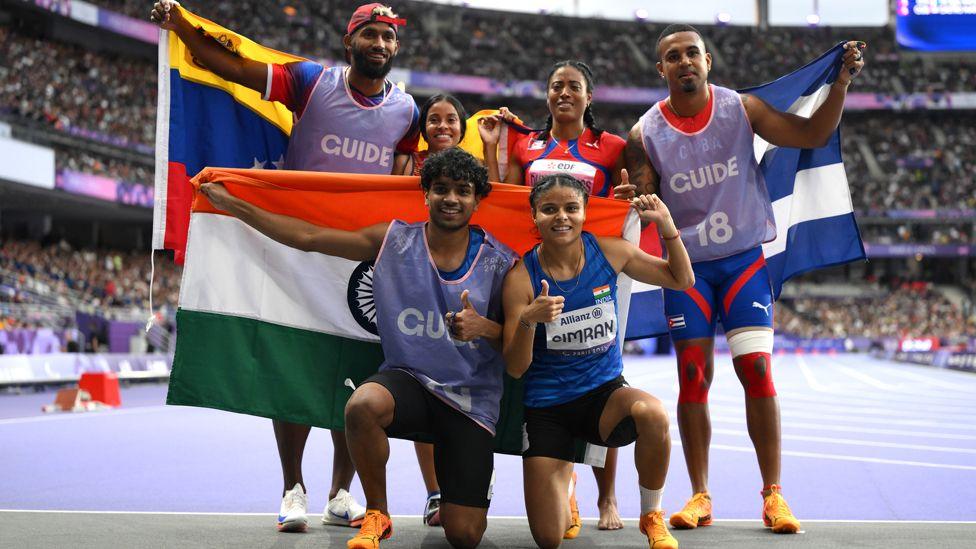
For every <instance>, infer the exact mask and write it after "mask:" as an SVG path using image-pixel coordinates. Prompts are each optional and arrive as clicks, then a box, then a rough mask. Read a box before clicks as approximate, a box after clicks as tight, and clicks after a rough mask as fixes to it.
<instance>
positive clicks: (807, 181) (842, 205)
mask: <svg viewBox="0 0 976 549" xmlns="http://www.w3.org/2000/svg"><path fill="white" fill-rule="evenodd" d="M853 211H854V205H853V204H852V203H851V193H850V190H849V187H848V185H847V174H846V173H845V172H844V165H843V164H840V163H838V164H829V165H827V166H820V167H818V168H812V169H809V170H803V171H802V172H797V174H796V182H795V184H794V186H793V194H791V195H789V196H784V197H783V198H780V199H779V200H777V201H775V202H773V215H774V216H775V217H776V240H773V241H772V242H768V243H766V244H763V254H764V255H765V256H766V258H769V257H771V256H774V255H776V254H778V253H780V252H782V251H783V250H785V249H786V236H787V232H788V231H789V229H790V227H793V226H794V225H797V224H799V223H803V222H804V221H813V220H814V219H823V218H826V217H834V216H837V215H843V214H848V213H851V212H853Z"/></svg>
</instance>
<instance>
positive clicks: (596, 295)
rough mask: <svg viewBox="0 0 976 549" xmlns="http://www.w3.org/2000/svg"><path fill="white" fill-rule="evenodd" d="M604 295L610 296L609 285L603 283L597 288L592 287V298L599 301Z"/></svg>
mask: <svg viewBox="0 0 976 549" xmlns="http://www.w3.org/2000/svg"><path fill="white" fill-rule="evenodd" d="M605 297H610V285H609V284H604V285H603V286H600V287H599V288H593V299H595V300H597V301H599V300H601V299H603V298H605Z"/></svg>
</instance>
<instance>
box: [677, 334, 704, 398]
mask: <svg viewBox="0 0 976 549" xmlns="http://www.w3.org/2000/svg"><path fill="white" fill-rule="evenodd" d="M708 385H709V383H708V380H707V379H705V351H703V350H702V348H701V347H699V346H698V345H692V346H689V347H685V349H684V350H682V351H681V354H680V355H679V356H678V388H679V390H678V403H679V404H680V403H684V402H694V403H697V404H704V403H706V402H708Z"/></svg>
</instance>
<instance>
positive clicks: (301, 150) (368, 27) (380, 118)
mask: <svg viewBox="0 0 976 549" xmlns="http://www.w3.org/2000/svg"><path fill="white" fill-rule="evenodd" d="M178 6H179V4H177V3H176V2H170V1H168V0H161V1H160V2H159V3H157V4H155V5H154V6H153V10H152V12H151V14H150V18H151V19H152V20H153V21H155V22H157V23H159V26H160V27H162V28H163V29H166V30H171V31H173V32H175V33H176V34H177V36H179V38H180V40H182V41H183V42H184V43H185V44H186V45H187V47H188V48H189V49H190V52H191V53H192V54H193V55H194V57H196V58H197V59H199V60H200V61H201V62H202V64H204V65H206V66H207V67H208V68H209V69H210V70H211V71H213V72H214V73H215V74H217V75H218V76H220V77H221V78H223V79H225V80H228V81H231V82H235V83H237V84H240V85H242V86H246V87H248V88H251V89H253V90H256V91H258V92H261V93H262V94H263V97H264V99H267V100H271V101H279V102H281V103H282V104H284V105H285V106H287V107H288V108H289V109H290V110H291V111H292V112H293V113H294V114H295V125H294V127H293V129H292V133H291V137H290V140H289V144H288V153H287V156H286V158H285V159H284V168H285V169H290V170H305V171H324V172H339V173H367V174H389V173H391V171H392V169H393V157H394V155H395V154H410V153H411V152H413V151H414V150H415V149H416V146H417V141H418V135H419V134H418V127H419V126H418V120H419V116H420V113H419V111H418V109H417V105H416V104H415V103H414V100H413V98H412V97H411V96H410V95H408V94H407V93H405V92H404V91H402V90H401V89H399V88H398V87H397V86H395V85H393V84H392V83H391V82H389V81H388V80H386V75H387V74H388V73H389V72H390V69H391V68H392V65H393V58H394V57H396V55H397V51H398V50H399V47H400V42H399V39H398V34H397V33H398V31H399V29H400V28H401V27H403V26H405V25H406V21H405V20H403V19H400V18H398V17H397V16H396V14H395V13H393V10H392V9H390V8H389V7H387V6H384V5H382V4H378V3H373V4H366V5H363V6H360V7H359V8H358V9H356V11H355V12H354V13H353V15H352V17H351V18H350V19H349V24H348V26H347V27H346V35H345V36H344V37H343V39H342V42H343V46H344V47H345V57H346V61H347V62H349V64H350V67H348V68H343V67H328V68H327V67H324V66H322V65H320V64H318V63H313V62H311V61H302V62H297V63H288V64H283V65H282V64H267V63H260V62H257V61H254V60H251V59H246V58H243V57H239V56H237V55H235V54H233V53H231V52H229V51H228V50H227V49H225V48H224V47H222V46H221V45H220V44H219V43H218V42H216V41H215V40H213V39H212V38H210V37H208V36H206V35H205V34H203V33H201V32H198V31H197V29H195V28H194V27H193V26H192V25H191V24H190V23H189V22H188V21H187V19H186V18H184V17H183V14H182V12H181V10H180V9H179V8H178ZM380 360H381V359H378V360H377V367H379V361H380ZM350 373H351V372H350ZM340 375H341V374H340ZM350 377H353V376H350ZM352 381H354V382H356V383H359V382H361V381H362V379H356V378H355V377H353V379H352ZM310 430H311V428H310V427H309V426H307V425H297V424H293V423H286V422H283V421H275V422H274V431H275V439H276V440H277V442H278V455H279V457H280V458H281V468H282V475H283V477H284V494H283V496H284V497H283V499H282V502H281V508H280V511H279V514H278V529H279V530H281V531H289V532H295V531H299V532H301V531H305V529H306V528H307V527H308V519H307V517H306V509H307V497H306V495H305V486H304V481H303V479H302V454H303V453H304V450H305V442H306V440H307V439H308V434H309V431H310ZM332 443H333V448H334V454H333V461H332V463H333V468H332V487H331V489H330V492H329V504H328V506H327V507H326V508H325V511H324V512H323V518H322V521H323V522H324V523H328V524H341V525H347V526H353V527H356V526H359V524H360V523H361V522H362V519H363V516H364V515H365V513H366V509H365V507H363V506H362V505H360V504H359V503H357V502H356V501H355V500H354V499H353V498H352V496H351V495H350V494H349V492H348V490H349V486H350V484H351V483H352V477H353V476H354V475H355V472H356V471H355V468H354V466H353V462H352V460H351V459H350V457H349V450H348V446H347V444H346V438H345V434H344V433H343V432H341V431H333V432H332Z"/></svg>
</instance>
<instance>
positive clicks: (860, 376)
mask: <svg viewBox="0 0 976 549" xmlns="http://www.w3.org/2000/svg"><path fill="white" fill-rule="evenodd" d="M827 366H828V367H829V368H833V369H835V370H840V371H841V372H843V373H844V374H845V375H847V376H848V377H852V378H854V379H857V380H860V381H862V382H864V383H867V384H868V385H870V386H872V387H874V388H876V389H881V390H882V391H890V392H899V391H902V390H904V389H905V387H904V385H902V384H898V385H891V384H889V383H885V382H883V381H880V380H878V379H875V378H874V377H872V376H869V375H868V374H865V373H863V372H861V371H859V370H856V369H854V368H849V367H847V366H842V365H840V364H838V363H836V362H829V363H827ZM908 389H911V387H909V388H908Z"/></svg>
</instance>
